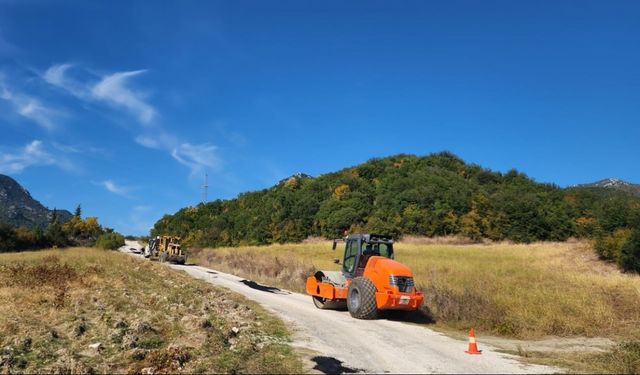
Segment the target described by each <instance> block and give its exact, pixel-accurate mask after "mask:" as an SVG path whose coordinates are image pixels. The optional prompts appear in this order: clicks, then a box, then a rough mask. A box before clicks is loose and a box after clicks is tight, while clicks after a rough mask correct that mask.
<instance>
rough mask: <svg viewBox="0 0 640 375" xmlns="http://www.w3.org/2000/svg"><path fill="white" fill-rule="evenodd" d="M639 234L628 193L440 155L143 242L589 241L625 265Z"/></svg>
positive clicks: (639, 217)
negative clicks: (374, 237)
mask: <svg viewBox="0 0 640 375" xmlns="http://www.w3.org/2000/svg"><path fill="white" fill-rule="evenodd" d="M639 227H640V199H639V198H638V197H635V196H633V195H630V194H628V193H625V192H621V191H615V190H611V189H601V188H583V187H580V188H569V189H561V188H559V187H558V186H556V185H553V184H544V183H537V182H535V181H533V180H532V179H530V178H529V177H527V176H526V175H525V174H523V173H521V172H518V171H516V170H510V171H508V172H506V173H500V172H493V171H491V170H489V169H485V168H482V167H480V166H478V165H476V164H467V163H465V162H464V161H463V160H461V159H460V158H458V157H457V156H455V155H453V154H451V153H449V152H442V153H437V154H431V155H428V156H423V157H418V156H415V155H404V154H402V155H396V156H391V157H386V158H376V159H371V160H369V161H367V162H365V163H363V164H360V165H358V166H354V167H350V168H345V169H343V170H341V171H338V172H335V173H328V174H325V175H322V176H319V177H317V178H313V177H309V176H305V175H299V176H292V177H291V178H288V179H285V180H283V181H281V182H280V183H279V184H277V185H276V186H273V187H271V188H269V189H264V190H261V191H256V192H247V193H242V194H240V195H239V196H238V197H237V198H235V199H231V200H216V201H212V202H208V203H206V204H199V205H197V206H195V207H186V208H183V209H181V210H179V211H178V212H176V213H175V214H173V215H165V216H164V217H163V218H161V219H160V220H159V221H158V222H156V223H155V225H154V228H153V229H152V232H151V234H152V235H154V236H155V235H162V234H172V235H180V236H182V237H183V239H184V242H185V243H186V244H187V245H189V246H198V247H205V246H207V247H216V246H237V245H253V244H270V243H284V242H299V241H302V240H303V239H305V238H307V237H309V236H322V237H326V238H335V237H337V236H341V235H342V234H344V233H345V232H371V233H385V234H391V235H394V236H396V237H401V236H402V235H409V234H411V235H423V236H430V237H431V236H446V235H461V236H465V237H468V238H470V239H473V240H478V241H479V240H481V239H483V238H487V239H491V240H496V241H499V240H511V241H515V242H524V243H528V242H532V241H564V240H566V239H568V238H569V237H577V238H594V239H597V240H598V243H600V244H601V246H600V247H601V248H607V249H609V250H610V251H609V252H607V251H602V252H599V254H600V255H601V256H602V257H603V258H605V259H610V260H613V261H617V262H618V263H620V262H622V263H624V264H629V262H626V261H620V254H621V251H622V249H623V248H624V246H623V244H627V243H632V242H633V238H635V237H634V236H637V237H639V238H640V233H638V230H639V229H638V228H639ZM613 237H615V238H616V241H613V240H611V238H613ZM611 243H615V244H616V246H617V247H615V246H613V245H611ZM614 247H615V248H614ZM627 248H628V249H627V250H626V251H627V252H631V253H632V254H637V253H638V251H640V250H638V249H637V247H634V246H633V245H629V246H627ZM612 249H613V250H612ZM634 251H635V253H634ZM636 256H637V257H638V258H639V259H640V254H637V255H636ZM633 257H634V256H631V258H633ZM621 267H623V268H625V266H622V265H621ZM634 267H635V266H632V267H631V268H629V269H634ZM636 269H640V265H638V266H637V268H636Z"/></svg>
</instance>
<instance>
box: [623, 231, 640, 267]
mask: <svg viewBox="0 0 640 375" xmlns="http://www.w3.org/2000/svg"><path fill="white" fill-rule="evenodd" d="M618 265H619V266H620V268H622V269H623V270H625V271H633V272H640V228H635V229H633V231H632V232H631V235H630V236H629V239H628V240H627V241H626V242H625V243H624V244H623V245H622V247H621V248H620V257H619V259H618Z"/></svg>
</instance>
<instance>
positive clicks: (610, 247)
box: [594, 229, 631, 262]
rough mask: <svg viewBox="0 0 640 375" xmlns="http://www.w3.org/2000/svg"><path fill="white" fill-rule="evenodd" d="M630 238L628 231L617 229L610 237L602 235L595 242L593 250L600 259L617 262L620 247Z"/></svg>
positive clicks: (629, 231)
mask: <svg viewBox="0 0 640 375" xmlns="http://www.w3.org/2000/svg"><path fill="white" fill-rule="evenodd" d="M630 236H631V230H630V229H617V230H615V231H614V232H613V233H612V234H610V235H603V236H601V237H599V238H598V239H597V240H596V243H595V246H594V247H595V250H596V253H597V254H598V256H599V257H600V258H602V259H606V260H612V261H615V262H618V260H619V259H620V254H621V251H622V246H623V245H624V244H625V243H627V240H628V239H629V237H630Z"/></svg>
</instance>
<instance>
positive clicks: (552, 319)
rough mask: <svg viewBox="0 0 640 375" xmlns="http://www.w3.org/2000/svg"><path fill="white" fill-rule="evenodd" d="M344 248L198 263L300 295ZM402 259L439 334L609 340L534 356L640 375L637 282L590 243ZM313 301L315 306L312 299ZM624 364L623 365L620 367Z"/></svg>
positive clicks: (417, 250)
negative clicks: (580, 350) (611, 344)
mask: <svg viewBox="0 0 640 375" xmlns="http://www.w3.org/2000/svg"><path fill="white" fill-rule="evenodd" d="M334 258H340V259H341V258H342V250H341V249H340V247H339V248H338V250H336V251H335V252H334V251H332V250H331V243H330V242H319V241H313V242H309V243H303V244H294V245H272V246H264V247H243V248H218V249H206V250H199V251H194V252H193V257H192V260H194V259H195V260H196V261H197V262H198V263H200V264H202V265H206V266H210V267H212V268H216V269H220V270H222V271H225V272H230V273H235V274H237V275H241V276H243V277H247V278H251V279H253V280H256V281H259V282H263V283H267V284H270V285H274V286H278V287H282V288H287V289H290V290H294V291H298V292H304V282H305V279H306V277H307V276H308V275H310V274H311V273H312V272H313V271H314V270H316V269H330V270H338V269H339V267H340V266H338V265H336V264H334V263H333V259H334ZM396 260H398V261H400V262H402V263H405V264H407V265H408V266H409V267H411V269H412V270H413V272H414V275H415V280H416V283H417V286H418V287H419V288H420V289H421V290H422V291H424V292H425V297H426V299H425V305H424V306H423V312H424V313H425V314H427V315H429V316H430V317H432V318H433V321H435V324H433V325H432V326H435V327H436V328H439V329H442V330H445V331H457V332H466V331H468V329H469V327H475V328H476V329H477V331H479V332H481V333H484V334H493V335H498V336H503V337H514V338H520V339H526V340H532V339H542V338H545V337H546V336H557V337H580V336H586V337H607V338H610V339H613V340H614V341H616V342H619V345H618V346H616V347H615V348H613V349H612V351H611V352H609V353H605V354H599V355H596V356H593V355H591V356H587V355H585V356H581V355H579V354H577V355H574V354H571V353H562V354H560V355H558V356H557V358H556V357H555V356H554V355H551V354H549V353H543V354H538V355H535V353H530V355H531V357H535V358H536V359H537V360H539V361H543V362H544V361H546V363H553V364H556V365H561V366H568V367H570V368H573V369H575V370H579V371H597V372H603V371H605V372H606V371H609V372H620V371H622V372H629V371H631V372H634V371H633V370H635V372H638V371H640V359H639V358H640V350H638V348H639V346H638V345H639V344H640V342H638V341H637V337H640V327H639V326H638V324H637V323H638V322H639V321H640V277H639V276H637V275H630V274H622V273H620V272H619V271H618V270H617V269H616V268H615V266H613V265H608V264H605V263H603V262H601V261H599V260H597V259H596V257H595V256H594V255H593V250H592V248H591V247H590V245H589V244H588V243H584V242H567V243H534V244H529V245H514V244H507V243H504V244H481V245H472V244H450V243H449V244H447V243H445V244H440V243H430V242H427V243H420V241H412V242H411V243H398V244H396ZM309 303H311V302H309ZM621 363H624V366H622V365H621Z"/></svg>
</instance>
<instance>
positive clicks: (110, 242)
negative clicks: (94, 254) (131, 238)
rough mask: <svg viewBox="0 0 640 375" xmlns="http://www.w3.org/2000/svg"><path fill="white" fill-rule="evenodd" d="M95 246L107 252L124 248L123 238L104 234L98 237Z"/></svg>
mask: <svg viewBox="0 0 640 375" xmlns="http://www.w3.org/2000/svg"><path fill="white" fill-rule="evenodd" d="M96 246H97V247H99V248H102V249H107V250H116V249H118V248H119V247H120V246H124V237H123V236H122V235H121V234H119V233H115V232H112V233H104V234H102V235H100V237H98V240H97V241H96Z"/></svg>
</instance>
